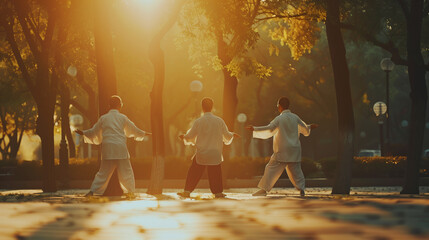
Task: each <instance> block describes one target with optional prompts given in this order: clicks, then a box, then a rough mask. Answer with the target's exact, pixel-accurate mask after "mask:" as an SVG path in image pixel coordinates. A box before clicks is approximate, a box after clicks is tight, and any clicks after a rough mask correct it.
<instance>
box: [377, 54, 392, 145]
mask: <svg viewBox="0 0 429 240" xmlns="http://www.w3.org/2000/svg"><path fill="white" fill-rule="evenodd" d="M380 67H381V69H382V70H383V71H384V72H386V105H387V110H386V147H387V151H389V144H390V123H389V122H390V121H389V118H390V115H389V108H390V102H389V73H390V72H391V71H392V70H393V69H394V68H395V64H394V63H393V62H392V60H390V58H383V59H382V60H381V62H380Z"/></svg>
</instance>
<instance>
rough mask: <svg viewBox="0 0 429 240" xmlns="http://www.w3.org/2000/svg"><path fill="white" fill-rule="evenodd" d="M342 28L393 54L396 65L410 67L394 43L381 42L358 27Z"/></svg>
mask: <svg viewBox="0 0 429 240" xmlns="http://www.w3.org/2000/svg"><path fill="white" fill-rule="evenodd" d="M341 28H342V29H346V30H350V31H354V32H356V33H358V34H359V35H360V36H361V37H363V38H364V39H365V40H367V41H368V42H370V43H372V44H374V45H375V46H377V47H380V48H382V49H384V50H386V51H388V52H389V53H390V54H392V57H391V59H392V61H393V62H394V63H395V64H396V65H403V66H408V61H407V60H406V59H404V58H402V57H401V55H400V53H399V49H398V48H397V47H396V46H395V44H393V42H392V41H389V42H387V43H385V42H381V41H379V40H377V39H376V38H375V37H374V36H372V35H371V34H368V33H366V32H364V31H363V30H360V29H358V28H357V27H356V26H354V25H351V24H344V23H341Z"/></svg>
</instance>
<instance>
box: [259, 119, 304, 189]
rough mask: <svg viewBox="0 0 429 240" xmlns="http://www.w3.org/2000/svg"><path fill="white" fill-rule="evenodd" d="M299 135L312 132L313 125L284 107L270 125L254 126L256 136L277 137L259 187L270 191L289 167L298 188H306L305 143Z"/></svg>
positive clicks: (294, 183)
mask: <svg viewBox="0 0 429 240" xmlns="http://www.w3.org/2000/svg"><path fill="white" fill-rule="evenodd" d="M299 134H303V135H304V136H308V135H310V125H307V124H305V122H304V121H302V120H301V119H300V118H299V117H298V116H297V115H296V114H294V113H292V112H291V111H290V110H284V111H283V112H281V113H280V115H278V116H277V117H276V118H274V120H273V121H271V123H270V124H268V125H267V126H263V127H254V131H253V137H254V138H261V139H267V138H270V137H272V136H274V138H273V151H274V153H273V155H272V156H271V159H270V161H269V162H268V164H267V165H266V166H265V171H264V176H263V177H262V179H261V181H259V184H258V187H259V188H260V189H263V190H265V191H267V192H269V191H270V190H271V189H272V188H273V186H274V184H275V183H276V182H277V180H278V179H279V177H280V175H281V174H282V172H283V169H285V168H286V172H287V175H288V176H289V179H290V181H291V182H292V184H293V185H294V186H295V188H296V189H298V190H305V178H304V174H303V173H302V170H301V142H300V141H299Z"/></svg>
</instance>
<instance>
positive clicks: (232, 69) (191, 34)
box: [176, 0, 272, 79]
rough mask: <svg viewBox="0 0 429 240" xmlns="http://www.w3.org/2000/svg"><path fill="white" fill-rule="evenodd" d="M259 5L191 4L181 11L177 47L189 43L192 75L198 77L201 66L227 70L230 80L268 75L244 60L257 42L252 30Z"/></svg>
mask: <svg viewBox="0 0 429 240" xmlns="http://www.w3.org/2000/svg"><path fill="white" fill-rule="evenodd" d="M259 4H260V1H250V0H248V1H236V0H228V1H217V0H193V1H188V4H186V6H185V7H184V9H183V13H182V17H181V18H180V20H179V26H180V27H181V34H180V36H179V37H178V38H177V40H176V43H177V44H178V45H184V44H185V43H189V47H188V53H189V58H190V59H191V60H192V62H194V64H195V66H194V69H195V73H196V74H197V75H198V76H199V77H202V66H204V65H205V66H211V67H213V69H215V70H221V69H224V68H225V69H227V70H228V72H229V73H230V74H231V76H235V77H240V76H241V75H242V74H253V73H254V74H256V76H257V77H259V78H261V79H266V78H267V77H269V76H270V75H271V72H272V70H271V68H270V67H267V66H264V65H263V64H261V63H260V62H257V60H256V59H255V58H252V57H249V56H247V52H248V50H249V49H252V48H254V46H255V44H256V42H257V41H258V39H259V33H258V32H257V31H256V29H255V27H254V26H255V23H256V22H257V19H256V16H257V15H258V12H259V10H260V8H259V6H260V5H259Z"/></svg>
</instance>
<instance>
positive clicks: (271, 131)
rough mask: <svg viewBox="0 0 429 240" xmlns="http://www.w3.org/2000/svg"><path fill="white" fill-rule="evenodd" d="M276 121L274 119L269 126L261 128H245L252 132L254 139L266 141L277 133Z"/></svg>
mask: <svg viewBox="0 0 429 240" xmlns="http://www.w3.org/2000/svg"><path fill="white" fill-rule="evenodd" d="M277 127H278V119H277V118H274V120H273V121H271V122H270V124H268V125H266V126H261V127H254V126H251V125H249V126H247V127H246V128H247V129H249V130H251V131H253V137H254V138H260V139H268V138H270V137H272V136H274V135H275V134H276V133H277V131H278V128H277Z"/></svg>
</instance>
